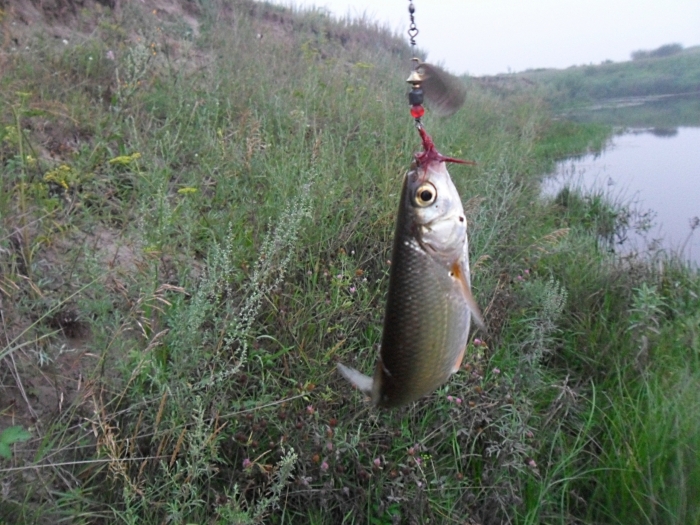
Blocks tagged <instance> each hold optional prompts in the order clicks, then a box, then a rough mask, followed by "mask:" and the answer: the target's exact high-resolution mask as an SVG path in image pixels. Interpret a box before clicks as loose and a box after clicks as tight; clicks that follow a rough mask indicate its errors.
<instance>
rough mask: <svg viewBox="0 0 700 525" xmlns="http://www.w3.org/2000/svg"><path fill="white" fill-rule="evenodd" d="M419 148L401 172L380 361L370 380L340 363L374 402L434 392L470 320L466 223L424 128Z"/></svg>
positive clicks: (457, 359)
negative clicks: (400, 187) (420, 150)
mask: <svg viewBox="0 0 700 525" xmlns="http://www.w3.org/2000/svg"><path fill="white" fill-rule="evenodd" d="M418 130H419V132H420V134H421V138H422V140H423V150H424V151H423V152H422V153H419V154H417V155H416V160H415V163H414V165H413V166H412V168H411V170H409V171H408V173H407V174H406V175H405V176H404V180H403V187H402V190H401V201H400V204H399V213H398V217H397V219H396V232H395V236H394V248H393V254H392V258H391V274H390V277H389V294H388V299H387V305H386V312H385V317H384V333H383V336H382V345H381V351H380V356H379V361H378V362H377V366H376V369H375V372H374V377H373V378H370V377H367V376H365V375H364V374H362V373H360V372H358V371H357V370H354V369H352V368H348V367H346V366H344V365H342V364H340V363H339V364H338V370H339V371H340V373H341V374H342V375H343V376H344V377H345V378H346V379H347V380H348V381H350V382H351V383H352V384H354V385H355V386H356V387H357V388H358V389H359V390H361V391H362V392H364V393H366V394H368V395H369V396H370V397H371V399H372V402H373V404H375V405H377V406H380V407H396V406H399V405H403V404H406V403H410V402H411V401H415V400H416V399H419V398H420V397H422V396H424V395H426V394H428V393H430V392H432V391H433V390H435V389H436V388H437V387H439V386H440V385H442V384H443V383H444V382H445V381H447V379H448V378H449V377H450V375H452V374H453V373H455V372H456V371H457V370H459V367H460V365H461V363H462V358H463V356H464V351H465V348H466V345H467V338H468V336H469V328H470V323H471V318H472V317H473V318H474V320H475V322H476V324H477V326H478V327H479V328H481V329H482V330H484V331H485V326H484V321H483V319H482V317H481V312H480V311H479V307H478V306H477V304H476V301H475V300H474V297H473V296H472V292H471V285H470V276H469V259H468V246H467V220H466V218H465V216H464V209H463V208H462V202H461V200H460V197H459V194H458V193H457V189H456V188H455V186H454V184H453V183H452V179H451V178H450V174H449V173H448V172H447V168H446V166H445V163H446V162H459V163H465V162H464V161H459V160H456V159H452V158H449V157H444V156H443V155H441V154H440V153H438V151H437V150H436V149H435V145H434V144H433V141H432V140H431V138H430V137H429V136H428V134H427V133H426V132H425V130H424V129H423V127H422V126H420V125H419V126H418Z"/></svg>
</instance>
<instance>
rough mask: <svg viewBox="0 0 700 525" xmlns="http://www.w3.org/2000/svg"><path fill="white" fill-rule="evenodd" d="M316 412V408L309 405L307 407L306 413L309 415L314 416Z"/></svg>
mask: <svg viewBox="0 0 700 525" xmlns="http://www.w3.org/2000/svg"><path fill="white" fill-rule="evenodd" d="M314 412H316V409H315V408H314V406H313V405H307V406H306V413H307V414H309V415H313V413H314Z"/></svg>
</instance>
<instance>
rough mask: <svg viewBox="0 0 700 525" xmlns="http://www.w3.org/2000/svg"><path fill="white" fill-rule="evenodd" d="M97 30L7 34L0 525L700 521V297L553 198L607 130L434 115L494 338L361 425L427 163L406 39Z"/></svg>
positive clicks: (492, 103) (674, 270) (497, 98)
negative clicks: (621, 251)
mask: <svg viewBox="0 0 700 525" xmlns="http://www.w3.org/2000/svg"><path fill="white" fill-rule="evenodd" d="M32 5H33V4H32ZM71 5H72V4H71ZM90 7H91V9H89V10H79V9H75V10H74V11H71V10H67V11H66V12H64V13H47V14H46V16H45V17H44V18H37V19H33V20H32V27H33V28H34V29H35V30H40V29H41V31H40V32H39V34H38V35H37V34H33V33H32V32H31V31H29V29H28V28H29V26H25V25H22V26H21V28H22V32H20V33H17V34H15V33H13V31H16V29H13V28H16V27H18V26H13V25H12V23H13V22H18V21H19V19H16V18H12V16H14V15H12V13H11V12H9V11H4V12H3V18H2V19H0V23H2V31H3V35H10V36H11V37H8V38H3V39H0V40H1V41H2V42H4V43H3V47H2V54H1V55H0V57H1V59H2V61H3V63H2V67H3V75H2V78H1V79H0V102H1V104H0V108H2V109H0V144H1V145H0V162H1V163H2V170H3V178H2V182H1V184H2V192H1V193H0V218H1V221H0V227H1V228H2V231H1V233H0V248H1V249H2V252H1V256H2V258H1V259H0V265H2V266H1V275H2V277H1V280H0V293H1V294H2V323H3V329H4V331H5V334H6V337H5V340H4V341H3V343H2V345H1V346H0V356H1V357H2V358H3V360H4V361H3V365H4V367H3V370H4V372H3V376H2V380H3V383H2V384H3V390H2V391H0V440H2V442H3V443H4V444H5V445H7V448H9V450H10V457H4V456H5V454H3V457H2V458H0V461H1V462H2V463H0V477H1V478H2V482H3V487H8V489H7V491H6V492H7V494H6V495H5V494H4V496H3V499H2V500H1V501H0V515H2V516H3V519H5V520H7V521H8V522H13V523H43V522H48V521H57V520H65V521H75V522H100V521H104V522H107V523H109V522H117V521H122V522H125V523H139V524H148V523H154V524H155V523H162V522H164V521H173V522H183V523H185V522H197V523H205V522H206V523H232V522H233V523H261V522H270V523H316V524H325V523H327V524H335V523H365V522H368V521H371V520H372V521H374V522H377V523H392V522H395V521H398V522H417V523H422V522H425V523H427V522H428V521H430V522H432V523H436V522H449V521H450V520H452V521H457V520H460V521H471V522H473V523H507V522H510V523H532V524H534V523H562V522H601V521H607V522H620V523H624V522H630V521H635V522H644V520H646V522H650V523H679V524H680V523H689V522H692V521H693V520H697V519H698V516H697V512H698V510H697V509H698V506H697V505H696V500H695V499H694V497H695V493H694V492H693V487H696V486H698V482H699V481H700V480H698V479H697V476H698V472H700V469H699V468H698V463H697V461H698V459H697V456H696V455H695V454H692V453H691V451H694V450H697V449H698V445H699V444H698V439H699V438H698V436H700V432H698V431H697V430H698V425H700V419H698V417H697V414H696V413H695V408H694V407H695V406H697V403H696V401H697V400H696V399H695V398H696V397H697V395H698V394H697V389H696V388H694V385H696V384H697V379H698V374H699V373H700V372H699V370H700V367H698V366H697V364H698V363H697V361H698V356H699V355H700V339H699V338H698V337H697V334H698V333H700V329H699V323H700V318H699V317H698V311H700V308H698V307H699V306H700V303H699V299H698V297H699V296H700V283H699V282H698V278H697V275H695V274H693V273H690V272H688V271H687V270H686V269H684V268H682V267H680V266H678V265H676V264H675V263H674V262H673V261H669V262H668V264H665V265H663V266H655V267H649V266H648V265H646V264H644V263H643V262H641V261H637V260H627V261H620V260H618V259H616V258H615V257H613V256H611V255H610V254H608V253H606V252H605V251H601V250H599V247H598V243H597V237H596V231H595V228H592V227H591V225H592V224H597V223H598V221H602V220H604V219H605V216H604V213H606V209H607V210H609V209H610V208H604V207H603V206H599V205H595V204H594V203H590V202H587V201H585V199H582V198H580V197H578V196H576V195H572V196H571V197H570V198H568V199H566V200H561V201H559V202H551V201H546V200H543V199H541V198H540V195H539V192H540V185H539V179H540V176H541V174H542V173H544V172H545V171H547V169H548V168H549V167H551V166H552V165H553V163H554V162H555V160H556V156H557V155H558V154H571V153H574V152H576V151H580V152H583V151H587V150H589V149H595V148H596V147H597V146H596V144H599V143H600V142H601V141H602V139H601V137H604V135H605V132H606V131H605V130H604V129H603V132H601V129H602V128H601V127H599V126H598V127H596V126H593V127H588V128H583V127H580V126H576V125H574V124H568V123H562V122H560V121H557V120H555V119H554V118H553V117H552V116H551V114H550V113H549V110H548V106H547V103H546V102H545V101H544V99H543V98H542V97H541V96H540V95H538V94H537V93H535V92H522V93H517V94H513V95H512V96H505V97H504V96H502V95H501V94H499V93H495V92H494V91H493V90H490V89H488V88H486V87H483V86H479V85H476V86H473V88H471V89H469V91H468V95H467V100H466V102H465V106H464V108H463V109H462V110H461V111H460V112H459V113H458V114H457V115H456V116H455V117H453V118H452V119H450V120H448V121H443V120H439V119H437V118H433V117H431V116H427V117H426V119H425V124H426V127H427V128H428V129H429V130H430V131H431V133H432V135H433V138H434V139H435V141H436V144H437V145H438V147H439V149H440V150H441V151H442V152H443V153H445V154H447V155H450V156H455V157H459V158H466V159H471V160H474V161H476V164H475V165H474V166H454V167H452V166H451V167H450V172H451V174H452V176H453V178H454V181H455V184H456V186H457V188H458V190H459V192H460V194H461V196H462V199H463V201H464V203H465V213H466V215H467V220H468V223H469V228H470V229H469V234H470V249H471V251H472V252H471V258H472V268H473V279H472V282H473V287H474V292H475V295H476V299H477V301H478V302H479V304H480V305H481V307H482V310H483V313H484V316H485V319H486V322H487V324H488V328H489V334H488V336H486V335H484V334H473V335H474V336H476V337H478V338H479V339H478V340H477V339H472V341H471V342H470V344H469V347H468V349H467V357H466V358H465V364H464V367H463V370H461V371H460V372H459V373H458V374H456V375H455V376H454V377H453V378H452V379H451V380H450V382H449V383H448V384H447V385H445V386H444V387H443V388H441V389H439V390H438V391H437V392H435V393H434V394H432V395H430V396H428V397H427V398H425V399H423V400H421V401H419V402H417V403H416V404H414V405H412V406H410V407H407V408H405V409H401V410H398V411H395V412H376V411H374V410H372V409H370V408H369V407H368V405H367V404H366V402H365V401H364V400H363V399H362V396H361V395H360V394H359V393H358V392H356V391H354V390H353V389H351V388H350V387H349V385H348V384H347V383H346V382H345V381H344V380H343V379H342V378H341V377H339V376H338V375H337V373H336V371H335V363H336V362H337V361H342V362H344V363H347V364H349V365H351V366H354V367H356V368H358V369H360V370H362V371H365V372H368V371H369V370H370V369H371V367H372V366H373V364H374V362H375V359H376V353H377V348H378V344H379V340H380V336H381V326H382V317H383V306H384V296H385V293H386V289H387V286H388V279H387V278H388V269H389V263H388V258H389V257H390V250H391V241H392V235H393V221H394V217H395V213H396V204H397V199H398V192H399V185H400V181H401V176H402V175H403V173H404V172H405V170H406V169H407V168H408V166H409V164H410V162H411V159H412V154H413V153H414V151H415V150H416V149H417V148H418V144H419V143H418V139H417V136H416V133H415V130H414V129H413V126H412V121H411V118H410V116H409V115H408V111H407V107H406V103H405V91H406V85H405V82H404V79H405V78H406V69H407V68H408V64H409V63H410V62H409V59H410V55H409V49H408V46H407V45H406V43H405V41H404V39H403V37H400V38H399V37H396V36H394V35H392V34H391V33H389V32H387V31H384V30H381V29H380V28H377V27H374V26H372V25H371V24H367V23H365V22H344V23H340V22H337V21H334V20H331V19H328V18H327V17H326V16H324V15H322V14H321V13H319V12H313V11H312V12H298V13H293V12H289V11H288V10H285V9H283V8H279V7H273V6H269V5H266V4H259V3H251V2H244V1H240V2H234V3H230V4H226V5H224V4H217V3H214V4H207V6H204V7H199V8H194V7H193V6H192V5H191V3H189V2H176V1H173V2H161V3H160V4H159V5H158V6H157V8H152V7H148V8H147V9H146V8H145V6H142V5H141V4H139V3H123V4H122V5H121V8H120V9H119V10H117V11H111V10H110V9H108V8H105V7H101V4H99V3H94V4H90ZM30 15H31V16H34V15H32V13H31V12H29V11H27V12H26V13H23V14H22V16H24V17H29V16H30ZM24 31H26V32H24ZM55 35H58V37H55ZM13 38H16V39H17V40H18V42H19V45H16V44H14V43H13V40H12V39H13ZM582 130H585V132H584V131H582ZM562 136H566V139H565V141H564V142H565V143H566V144H565V146H556V147H554V146H552V144H554V143H555V142H557V141H559V140H561V137H562ZM553 151H556V152H559V153H556V154H555V153H552V152H553ZM417 278H419V276H417ZM14 427H21V430H22V432H26V433H28V434H25V433H21V432H18V431H16V430H14V431H12V432H9V433H8V432H7V430H8V428H14ZM25 438H26V439H25ZM5 451H6V450H5Z"/></svg>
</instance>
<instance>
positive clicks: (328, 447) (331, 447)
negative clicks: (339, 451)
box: [326, 441, 333, 452]
mask: <svg viewBox="0 0 700 525" xmlns="http://www.w3.org/2000/svg"><path fill="white" fill-rule="evenodd" d="M326 449H327V450H328V451H329V452H330V451H332V450H333V443H331V442H330V441H329V442H328V443H326Z"/></svg>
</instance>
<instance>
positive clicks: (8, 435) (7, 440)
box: [0, 426, 32, 459]
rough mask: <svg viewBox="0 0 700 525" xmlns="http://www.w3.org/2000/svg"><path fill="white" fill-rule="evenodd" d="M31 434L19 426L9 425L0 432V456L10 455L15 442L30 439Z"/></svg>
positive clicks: (7, 456) (8, 456) (8, 457)
mask: <svg viewBox="0 0 700 525" xmlns="http://www.w3.org/2000/svg"><path fill="white" fill-rule="evenodd" d="M31 437H32V435H31V434H30V433H29V432H27V431H26V430H24V429H23V428H22V427H20V426H14V427H9V428H6V429H5V430H3V431H2V432H0V456H2V457H3V458H5V459H10V458H11V457H12V449H11V448H10V447H11V446H12V445H14V444H15V443H22V442H23V441H27V440H28V439H31Z"/></svg>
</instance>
